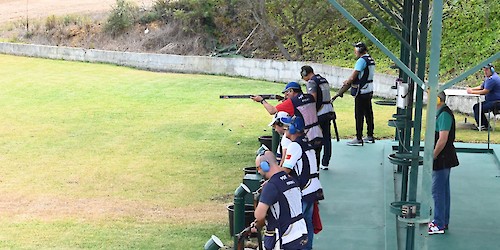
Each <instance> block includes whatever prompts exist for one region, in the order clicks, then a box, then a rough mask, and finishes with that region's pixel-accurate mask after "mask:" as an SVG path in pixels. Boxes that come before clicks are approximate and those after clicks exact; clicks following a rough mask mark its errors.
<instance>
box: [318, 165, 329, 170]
mask: <svg viewBox="0 0 500 250" xmlns="http://www.w3.org/2000/svg"><path fill="white" fill-rule="evenodd" d="M319 168H321V169H322V170H328V166H323V165H321V166H320V167H319Z"/></svg>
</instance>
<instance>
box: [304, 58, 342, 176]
mask: <svg viewBox="0 0 500 250" xmlns="http://www.w3.org/2000/svg"><path fill="white" fill-rule="evenodd" d="M300 76H301V77H302V79H303V80H304V81H306V82H307V85H306V88H307V93H309V94H311V95H312V96H314V100H315V101H316V111H317V112H318V123H319V127H320V128H321V132H322V133H323V142H322V144H323V157H322V158H321V166H320V168H321V169H323V170H328V165H329V164H330V159H331V157H332V130H331V121H332V119H333V114H334V113H333V105H332V98H331V95H330V84H329V83H328V81H327V80H326V79H325V78H324V77H322V76H321V75H319V74H315V73H314V70H313V68H312V67H311V66H308V65H304V66H302V68H301V69H300ZM318 164H319V162H318Z"/></svg>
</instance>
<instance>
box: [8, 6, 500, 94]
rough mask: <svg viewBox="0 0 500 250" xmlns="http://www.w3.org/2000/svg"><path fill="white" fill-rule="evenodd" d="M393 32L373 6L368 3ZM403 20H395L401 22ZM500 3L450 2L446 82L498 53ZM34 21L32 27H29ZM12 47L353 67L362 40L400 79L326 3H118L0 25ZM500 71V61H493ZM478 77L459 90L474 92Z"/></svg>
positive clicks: (387, 37) (362, 14)
mask: <svg viewBox="0 0 500 250" xmlns="http://www.w3.org/2000/svg"><path fill="white" fill-rule="evenodd" d="M340 2H341V3H342V4H343V6H344V7H345V8H346V9H348V10H349V11H350V12H351V13H352V14H353V16H354V17H355V18H356V19H357V20H359V21H360V22H361V23H362V24H363V25H364V26H365V27H366V28H367V29H368V30H370V31H371V32H372V33H373V34H374V35H375V36H376V37H377V38H378V39H379V40H380V41H382V42H383V43H384V44H385V45H386V47H387V48H389V49H390V50H391V51H392V52H393V53H394V54H396V55H398V54H399V43H398V42H397V40H396V39H395V38H394V37H393V35H392V34H390V33H389V32H388V31H387V29H386V28H385V27H384V26H383V25H382V24H381V23H380V22H379V21H378V20H377V19H376V18H375V17H374V16H373V15H371V14H370V13H369V12H368V11H366V10H364V9H363V8H360V6H359V3H357V2H354V1H349V0H343V1H340ZM370 4H371V5H372V7H373V8H374V9H376V10H377V11H378V13H379V14H380V15H382V16H383V17H384V18H385V19H386V20H389V23H390V24H391V25H393V27H394V29H395V30H401V27H399V26H398V24H397V23H396V22H393V21H391V20H390V18H389V15H388V14H386V13H384V12H383V11H382V9H381V7H380V6H378V5H377V4H376V1H370ZM397 14H398V13H396V15H397ZM499 14H500V3H499V2H498V1H495V0H472V1H470V0H446V1H445V3H444V19H443V38H442V53H441V70H440V73H441V81H446V80H449V79H452V78H453V77H455V76H457V75H459V74H461V73H462V72H464V71H465V70H467V69H468V68H470V67H472V66H474V65H476V64H477V63H479V62H481V61H482V60H484V59H486V58H487V57H489V56H491V55H493V54H495V53H496V52H498V45H499V44H500V15H499ZM27 22H30V24H29V26H28V25H27V24H28V23H27ZM429 27H431V26H430V24H429ZM0 37H1V38H0V39H2V40H3V41H8V42H21V43H35V44H47V45H56V46H72V47H83V48H91V49H94V48H95V49H106V50H118V51H135V52H150V53H168V54H179V55H212V56H235V55H237V56H245V57H251V58H270V59H277V60H298V61H313V62H319V63H325V64H330V65H336V66H342V67H352V64H353V61H354V59H353V54H352V47H351V44H352V43H354V42H357V41H365V42H366V43H367V44H368V46H369V48H371V50H370V53H371V54H372V56H373V57H374V58H376V60H377V63H378V69H377V70H378V71H379V72H383V73H388V74H397V71H396V70H394V69H390V67H389V66H390V65H392V64H393V62H391V60H390V59H389V58H388V57H387V56H385V55H384V54H383V53H382V52H381V51H380V50H379V49H377V48H376V47H375V46H374V45H373V44H372V43H371V42H369V41H368V40H367V39H366V38H365V37H364V35H363V34H361V33H360V32H359V31H358V30H357V28H355V27H354V26H353V25H352V24H350V23H349V22H348V21H347V20H346V19H345V18H343V16H342V15H341V14H340V13H339V12H338V11H337V10H335V9H334V8H333V6H332V5H331V4H330V3H329V2H328V1H324V0H308V1H305V0H274V1H265V0H255V1H245V0H177V1H169V0H155V1H153V2H152V4H151V5H150V6H147V7H145V6H139V5H138V4H137V3H136V1H130V0H117V1H116V3H115V5H114V6H113V8H112V10H111V11H110V12H109V13H95V14H85V15H76V14H68V15H58V16H56V15H51V14H48V15H47V17H45V18H39V19H35V20H28V19H26V20H24V19H23V20H18V21H15V22H9V23H3V24H1V25H0ZM495 63H496V64H497V65H500V61H498V62H495ZM481 79H482V74H481V72H478V73H476V74H474V75H472V76H470V77H469V78H467V79H466V80H465V81H463V82H462V83H460V85H462V86H464V85H477V84H478V83H479V82H480V81H481Z"/></svg>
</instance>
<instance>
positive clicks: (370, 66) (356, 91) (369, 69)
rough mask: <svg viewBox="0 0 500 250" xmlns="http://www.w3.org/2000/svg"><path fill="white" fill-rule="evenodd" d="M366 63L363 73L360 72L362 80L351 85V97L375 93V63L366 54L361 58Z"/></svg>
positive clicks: (357, 79)
mask: <svg viewBox="0 0 500 250" xmlns="http://www.w3.org/2000/svg"><path fill="white" fill-rule="evenodd" d="M361 58H362V59H363V60H365V61H366V67H365V69H364V70H363V72H360V74H362V75H361V78H360V77H359V75H358V78H356V80H354V82H353V83H352V85H351V95H352V96H358V95H364V94H370V93H372V92H373V76H374V75H375V61H374V60H373V58H372V57H371V56H370V55H368V54H366V55H364V56H362V57H361Z"/></svg>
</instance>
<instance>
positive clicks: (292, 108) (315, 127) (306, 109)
mask: <svg viewBox="0 0 500 250" xmlns="http://www.w3.org/2000/svg"><path fill="white" fill-rule="evenodd" d="M282 93H283V94H285V100H284V101H283V102H282V103H280V104H278V105H276V107H274V106H273V105H271V104H269V103H268V102H267V101H266V100H265V99H264V98H262V96H252V97H251V99H252V100H254V101H255V102H260V103H262V105H263V106H264V108H265V109H266V110H267V112H269V114H271V115H274V114H276V113H277V112H278V111H284V112H287V113H288V114H289V115H291V116H294V115H295V116H299V117H301V118H302V119H303V121H304V122H305V127H304V129H305V130H304V132H305V134H306V135H307V139H308V140H309V142H310V143H311V144H312V145H313V147H314V151H315V152H316V161H317V162H319V160H320V154H321V145H322V141H323V133H322V132H321V128H320V127H319V123H318V114H317V112H316V101H315V100H314V96H312V95H311V94H304V93H303V92H302V89H301V87H300V84H298V83H297V82H289V83H288V84H287V85H286V86H285V89H284V90H283V92H282ZM318 169H319V168H318Z"/></svg>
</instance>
